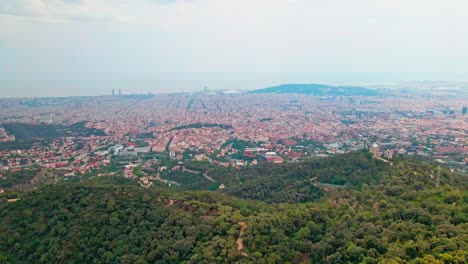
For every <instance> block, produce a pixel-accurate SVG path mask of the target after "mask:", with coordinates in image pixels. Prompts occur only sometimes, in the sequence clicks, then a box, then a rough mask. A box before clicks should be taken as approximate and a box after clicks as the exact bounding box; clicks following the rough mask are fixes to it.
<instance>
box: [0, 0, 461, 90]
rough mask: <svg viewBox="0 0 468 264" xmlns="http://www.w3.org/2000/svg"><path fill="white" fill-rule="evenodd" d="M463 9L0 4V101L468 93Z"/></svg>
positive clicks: (308, 0)
mask: <svg viewBox="0 0 468 264" xmlns="http://www.w3.org/2000/svg"><path fill="white" fill-rule="evenodd" d="M467 12H468V1H466V0H289V1H286V0H283V1H280V0H232V1H223V0H185V1H184V0H180V1H176V0H172V1H171V0H125V1H124V0H0V97H11V96H15V97H18V96H64V95H97V94H109V93H110V92H111V90H112V88H114V89H116V90H118V89H122V90H123V91H124V92H125V93H135V92H148V91H151V92H153V93H158V92H176V91H194V90H201V89H203V87H204V86H207V87H208V88H209V89H253V88H263V87H267V86H270V85H276V84H281V83H327V84H374V83H394V82H400V81H410V80H447V81H468V15H467Z"/></svg>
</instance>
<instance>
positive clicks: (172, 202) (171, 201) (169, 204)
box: [166, 199, 174, 207]
mask: <svg viewBox="0 0 468 264" xmlns="http://www.w3.org/2000/svg"><path fill="white" fill-rule="evenodd" d="M173 204H174V200H172V199H169V203H167V205H166V207H169V206H171V205H173Z"/></svg>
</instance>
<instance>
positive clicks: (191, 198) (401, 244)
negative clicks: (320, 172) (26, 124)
mask: <svg viewBox="0 0 468 264" xmlns="http://www.w3.org/2000/svg"><path fill="white" fill-rule="evenodd" d="M329 162H330V164H332V163H333V161H329ZM323 166H324V167H323V168H324V169H325V168H326V166H325V165H323ZM344 168H346V166H345V167H344ZM384 168H385V169H383V170H382V171H380V172H378V173H379V177H378V179H377V180H375V181H368V182H367V183H365V184H359V177H358V175H357V174H352V173H351V174H350V175H354V176H353V177H355V178H356V181H357V182H356V183H358V186H359V187H353V186H351V187H350V188H337V189H334V190H331V189H330V190H328V191H324V193H323V195H322V196H321V197H320V198H317V199H316V200H314V201H311V202H301V203H276V202H274V201H271V200H267V201H268V202H269V203H265V202H263V201H260V200H247V199H240V198H237V197H233V196H230V195H229V194H223V193H219V192H207V191H204V192H183V191H168V190H164V189H160V188H150V189H144V188H141V187H140V186H137V185H135V184H134V183H133V182H131V181H122V180H120V179H117V178H96V179H93V180H90V181H88V182H83V183H68V184H65V183H63V184H56V185H47V186H44V187H41V188H38V189H36V190H33V191H31V192H27V193H24V194H23V196H22V197H21V198H22V199H21V200H19V201H17V202H14V203H7V202H6V201H5V200H6V198H5V197H3V198H2V201H1V202H0V207H1V211H0V225H1V226H0V237H1V238H2V239H0V254H1V256H0V257H1V259H2V260H3V261H4V262H7V263H8V262H11V263H18V262H27V263H57V262H67V263H154V262H157V263H182V262H185V263H227V262H231V263H232V262H234V263H236V262H237V263H285V262H291V263H310V262H312V263H466V261H467V260H468V259H467V258H468V246H467V243H466V241H468V225H467V223H468V222H467V220H468V217H467V212H468V206H467V202H468V195H467V194H468V193H467V188H466V187H467V186H466V184H467V178H466V175H463V174H456V173H452V172H450V171H449V170H445V169H442V170H441V172H440V185H439V186H437V181H436V180H435V177H436V176H437V174H436V173H437V172H436V170H437V168H436V167H434V166H433V165H431V164H429V163H423V162H417V161H411V160H406V159H402V160H397V161H396V162H395V165H394V166H387V167H384ZM305 170H306V169H305ZM337 171H339V170H338V169H337ZM284 175H286V174H284ZM363 180H364V181H365V178H364V179H363ZM262 184H263V183H262ZM236 191H239V189H236ZM238 196H241V195H238Z"/></svg>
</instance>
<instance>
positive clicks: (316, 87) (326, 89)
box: [250, 84, 381, 96]
mask: <svg viewBox="0 0 468 264" xmlns="http://www.w3.org/2000/svg"><path fill="white" fill-rule="evenodd" d="M250 93H279V94H289V93H296V94H308V95H318V96H321V95H334V96H343V95H354V96H356V95H360V96H376V95H380V94H381V92H380V91H379V90H377V89H369V88H364V87H359V86H331V85H325V84H282V85H278V86H272V87H268V88H264V89H258V90H253V91H250Z"/></svg>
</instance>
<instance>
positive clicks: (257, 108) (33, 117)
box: [0, 90, 468, 184]
mask: <svg viewBox="0 0 468 264" xmlns="http://www.w3.org/2000/svg"><path fill="white" fill-rule="evenodd" d="M467 104H468V102H467V99H466V98H464V97H460V98H453V96H451V95H450V94H431V93H428V94H417V93H415V94H405V93H402V92H400V91H398V90H396V91H393V92H392V93H391V94H388V93H387V94H384V95H377V96H366V95H355V96H351V95H336V94H328V95H322V96H317V95H310V94H290V93H286V94H277V93H229V92H212V91H208V90H205V91H203V92H198V93H180V94H156V95H151V94H147V95H122V94H121V91H119V94H116V93H114V91H112V95H109V96H99V97H66V98H21V99H2V100H1V101H0V116H2V119H1V121H0V122H1V126H0V142H2V143H0V151H1V154H2V155H1V157H2V158H1V164H0V165H1V167H0V170H3V171H11V172H17V171H21V170H23V169H25V170H27V169H28V168H31V167H33V168H36V167H37V166H40V167H42V168H47V169H57V170H60V171H62V172H64V174H63V176H66V177H72V176H79V175H83V174H85V173H87V172H90V171H93V172H96V171H98V172H99V171H101V170H103V171H106V172H107V173H108V174H102V175H109V173H110V174H111V175H115V174H117V175H121V176H125V177H131V178H137V177H138V176H140V177H141V176H142V174H139V173H136V174H134V173H133V170H129V169H128V168H131V169H133V168H134V167H141V166H143V165H145V164H146V163H147V161H149V160H157V159H158V158H160V157H163V158H169V159H171V160H177V161H181V162H183V161H185V160H193V161H208V162H210V163H211V164H214V165H217V166H222V167H235V168H238V167H241V166H254V165H256V164H258V163H261V162H272V163H282V162H293V161H298V160H304V159H308V158H311V157H326V156H329V155H333V154H340V153H346V152H350V151H356V150H361V149H368V150H369V151H370V152H371V153H372V154H373V155H374V156H375V157H379V158H382V159H384V160H392V158H393V157H394V156H397V155H403V156H404V155H417V156H421V157H427V158H432V159H435V160H437V161H438V162H440V163H442V164H447V165H449V166H450V167H452V168H454V169H458V170H462V171H465V170H466V164H467V162H468V157H467V154H468V136H467V135H468V114H467V113H466V105H467ZM83 130H85V132H86V133H83ZM64 131H65V132H64ZM28 132H29V133H28ZM38 133H39V134H38ZM115 160H118V161H119V164H120V165H119V166H111V167H112V170H114V171H110V172H109V170H108V169H106V167H109V166H110V164H112V162H113V161H115ZM163 165H164V164H162V165H161V167H166V166H163ZM124 168H127V169H126V170H125V169H124ZM177 168H178V165H174V166H173V167H171V168H169V169H170V170H174V171H175V170H177ZM143 176H148V175H146V174H145V175H143ZM158 177H159V176H158ZM150 179H155V180H156V179H159V178H157V177H156V176H155V177H151V176H150ZM142 182H144V183H145V184H149V180H148V178H147V177H144V178H143V180H142Z"/></svg>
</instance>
